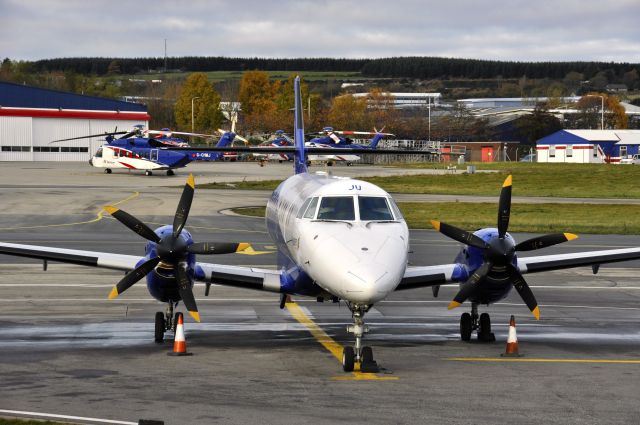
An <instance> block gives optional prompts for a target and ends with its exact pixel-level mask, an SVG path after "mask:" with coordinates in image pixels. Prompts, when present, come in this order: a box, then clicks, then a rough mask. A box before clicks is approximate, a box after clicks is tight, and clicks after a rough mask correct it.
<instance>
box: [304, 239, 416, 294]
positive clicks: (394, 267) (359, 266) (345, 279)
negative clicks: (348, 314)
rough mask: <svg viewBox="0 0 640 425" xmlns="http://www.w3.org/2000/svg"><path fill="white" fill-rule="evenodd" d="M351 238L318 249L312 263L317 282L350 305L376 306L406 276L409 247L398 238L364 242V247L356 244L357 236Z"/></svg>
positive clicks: (362, 244)
mask: <svg viewBox="0 0 640 425" xmlns="http://www.w3.org/2000/svg"><path fill="white" fill-rule="evenodd" d="M347 236H351V238H350V239H349V240H342V237H340V236H337V235H334V237H332V238H329V239H327V240H325V241H324V242H323V243H321V244H320V245H319V246H318V247H317V249H315V255H314V256H313V257H312V258H311V261H310V264H311V265H312V267H313V268H312V271H313V273H312V275H313V277H314V280H315V281H316V282H317V283H318V284H319V285H320V286H321V287H323V288H324V289H326V290H328V291H329V292H331V293H333V294H334V295H337V296H339V297H340V298H342V299H344V300H347V301H351V302H355V303H361V304H373V303H375V302H377V301H380V300H382V299H384V298H385V297H386V296H387V295H388V294H389V293H390V292H392V291H393V290H394V289H395V288H396V286H397V285H398V284H399V283H400V280H401V279H402V276H403V275H404V271H405V269H406V265H407V247H406V245H405V244H404V242H403V241H402V239H401V238H400V237H398V236H385V237H383V238H367V239H364V238H363V239H360V240H362V241H363V242H362V243H360V244H354V239H357V238H354V235H347ZM369 236H371V235H369ZM354 245H355V246H357V247H358V249H357V250H354V249H353V248H354Z"/></svg>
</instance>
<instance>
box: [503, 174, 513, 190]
mask: <svg viewBox="0 0 640 425" xmlns="http://www.w3.org/2000/svg"><path fill="white" fill-rule="evenodd" d="M512 180H513V179H512V178H511V174H509V175H508V176H507V178H506V179H504V183H503V184H502V187H507V186H511V182H512Z"/></svg>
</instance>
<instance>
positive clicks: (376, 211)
mask: <svg viewBox="0 0 640 425" xmlns="http://www.w3.org/2000/svg"><path fill="white" fill-rule="evenodd" d="M358 204H359V207H360V220H363V221H370V220H385V221H387V220H393V214H391V210H390V209H389V205H387V200H386V199H385V198H383V197H380V196H358Z"/></svg>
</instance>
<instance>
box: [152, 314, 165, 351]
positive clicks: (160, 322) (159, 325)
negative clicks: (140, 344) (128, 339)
mask: <svg viewBox="0 0 640 425" xmlns="http://www.w3.org/2000/svg"><path fill="white" fill-rule="evenodd" d="M164 326H165V322H164V313H163V312H161V311H159V312H157V313H156V332H155V338H154V340H155V342H156V343H157V344H161V343H162V342H163V341H164V329H165V328H164Z"/></svg>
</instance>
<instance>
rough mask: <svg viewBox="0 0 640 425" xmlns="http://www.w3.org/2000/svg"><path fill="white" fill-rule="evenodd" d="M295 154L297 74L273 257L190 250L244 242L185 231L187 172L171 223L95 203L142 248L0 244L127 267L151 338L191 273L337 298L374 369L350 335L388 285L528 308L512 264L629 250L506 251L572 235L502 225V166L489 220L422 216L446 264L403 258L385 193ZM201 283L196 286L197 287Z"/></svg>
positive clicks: (272, 217)
mask: <svg viewBox="0 0 640 425" xmlns="http://www.w3.org/2000/svg"><path fill="white" fill-rule="evenodd" d="M177 149H180V148H177ZM187 149H189V148H187ZM288 152H290V151H288ZM312 152H313V151H312ZM305 154H306V148H305V146H304V131H303V122H302V102H301V96H300V83H299V79H296V81H295V152H294V155H295V160H294V172H295V174H294V175H293V176H291V177H289V178H287V179H286V180H284V181H283V182H282V183H281V184H280V185H279V186H278V187H277V188H276V190H275V191H274V192H273V194H272V196H271V198H270V199H269V201H268V203H267V210H266V225H267V229H268V231H269V234H270V236H271V237H272V238H273V240H274V242H275V244H276V246H277V250H278V255H277V258H278V260H277V261H278V263H277V264H276V268H275V269H262V268H255V267H242V266H232V265H227V264H224V263H204V262H200V261H197V260H196V255H198V254H224V253H231V252H236V251H239V250H242V249H246V248H247V247H248V245H247V244H242V243H240V244H238V243H196V242H194V240H193V236H192V235H191V233H190V232H188V231H187V230H185V228H184V225H185V222H186V220H187V217H188V214H189V210H190V206H191V202H192V200H193V195H194V188H195V183H194V181H193V178H192V177H191V176H190V177H189V179H188V180H187V184H186V185H185V187H184V190H183V193H182V196H181V198H180V201H179V203H178V209H177V211H176V215H175V217H174V221H173V225H172V226H171V225H169V226H162V227H159V228H157V229H155V230H152V229H151V228H149V227H148V226H147V225H145V224H144V223H142V222H141V221H140V220H138V219H136V218H134V217H132V216H131V215H129V214H127V213H125V212H124V211H122V210H120V209H117V208H115V207H106V208H105V209H106V210H107V211H108V212H109V213H111V214H112V215H113V217H114V218H116V219H117V220H118V221H120V222H122V223H123V224H124V225H125V226H126V227H128V228H129V229H131V230H133V231H134V232H136V233H137V234H139V235H140V236H141V237H142V238H144V239H146V240H147V244H146V248H145V253H144V255H140V256H136V255H123V254H117V253H105V252H95V251H84V250H75V249H63V248H52V247H45V246H33V245H22V244H11V243H0V254H8V255H15V256H22V257H30V258H36V259H41V260H47V261H59V262H66V263H72V264H79V265H85V266H94V267H102V268H109V269H115V270H122V271H125V272H127V274H126V275H125V277H124V278H123V279H122V280H121V281H120V282H118V283H117V284H116V285H115V287H114V289H113V290H112V291H111V293H110V295H109V296H110V298H113V297H115V296H117V295H119V294H121V293H122V292H124V291H126V290H127V288H129V287H131V286H132V285H133V284H135V283H136V282H138V281H140V280H142V279H145V280H146V283H147V288H148V290H149V293H150V294H151V296H152V297H154V298H155V299H157V300H158V301H161V302H163V303H167V304H168V309H167V313H166V314H163V313H162V312H158V313H156V339H157V340H158V339H160V340H161V339H162V338H163V336H164V331H165V330H168V329H170V327H171V326H170V324H171V322H172V317H171V315H172V313H173V309H174V307H175V306H176V305H177V304H178V302H180V301H182V302H183V303H184V305H185V308H186V309H187V311H188V312H189V313H190V314H191V316H192V317H193V318H194V319H195V320H197V321H199V320H200V315H199V312H198V308H197V304H196V300H195V297H194V294H193V283H194V282H195V281H200V282H204V283H206V284H207V285H210V284H218V285H229V286H234V287H244V288H248V289H253V290H259V291H270V292H274V293H278V294H280V300H281V304H280V305H281V307H283V306H284V304H285V300H286V296H287V295H299V296H309V297H313V298H317V299H326V300H334V301H338V300H342V301H344V303H345V304H346V305H347V307H348V308H349V310H350V312H351V316H352V318H353V326H349V327H348V329H347V331H348V332H350V333H353V335H354V336H355V344H354V346H353V347H351V346H347V347H345V348H344V351H343V356H342V365H343V370H345V371H352V370H354V365H355V363H357V362H359V363H360V370H361V371H376V370H377V365H376V363H375V361H374V360H373V350H372V349H371V347H368V346H363V345H362V339H363V336H364V334H365V333H367V332H368V328H367V327H366V326H365V323H364V317H365V315H366V313H367V312H368V311H369V310H370V309H371V308H372V307H373V306H374V305H376V304H377V303H379V302H380V301H382V300H384V299H385V298H387V297H388V296H389V295H390V294H392V293H393V292H394V291H398V290H409V289H415V288H420V287H435V288H436V290H434V293H437V288H438V286H439V285H443V284H450V283H461V285H460V291H459V292H458V295H456V297H455V299H454V301H453V302H452V303H451V305H450V307H455V306H457V305H459V304H461V303H462V302H463V301H465V300H469V301H471V302H472V308H474V307H473V306H477V304H480V303H482V304H485V303H486V304H490V303H493V302H496V301H498V300H500V299H502V298H504V296H506V294H507V293H508V292H509V291H510V290H511V288H513V287H515V288H516V291H518V293H519V294H520V295H521V296H522V298H523V299H524V301H525V303H526V304H527V306H528V307H529V309H531V310H532V312H533V313H534V315H536V317H537V316H538V314H539V309H538V307H537V303H536V301H535V298H534V297H533V294H532V293H531V290H530V289H529V287H528V285H527V283H526V281H525V280H524V277H523V275H524V274H527V273H535V272H541V271H546V270H557V269H565V268H571V267H579V266H587V265H595V266H597V265H600V264H603V263H612V262H617V261H625V260H634V259H639V258H640V248H627V249H614V250H603V251H589V252H580V253H571V254H554V255H543V256H535V257H525V258H521V257H518V256H517V255H516V251H529V250H533V249H538V248H542V247H546V246H549V245H553V244H556V243H560V242H564V241H567V240H570V239H573V238H574V237H573V235H570V234H554V235H546V236H541V237H537V238H533V239H530V240H528V241H525V242H521V243H519V244H516V243H515V241H514V239H513V237H512V236H511V235H509V233H507V226H508V223H509V214H510V204H511V178H510V177H509V178H507V181H505V184H504V187H503V189H502V193H501V196H500V203H499V205H500V208H499V212H498V228H497V229H482V230H479V231H476V232H474V233H471V232H466V231H463V230H460V229H456V228H455V227H453V226H450V225H447V224H445V223H440V222H434V226H435V227H436V228H437V229H438V230H439V231H440V232H442V233H444V234H445V235H447V236H450V237H452V238H454V239H455V240H457V241H460V242H461V243H462V244H463V246H462V249H461V251H460V255H458V257H457V258H456V260H455V262H453V263H451V264H442V265H434V266H408V251H409V230H408V228H407V224H406V222H405V220H404V218H403V216H402V214H401V212H400V210H399V209H398V207H397V206H396V203H395V202H394V200H393V198H392V197H391V195H389V194H388V193H387V192H385V191H384V190H382V189H381V188H379V187H378V186H376V185H374V184H371V183H367V182H365V181H360V180H355V179H349V178H339V177H333V176H329V175H327V174H326V173H319V174H311V173H309V172H308V170H307V167H306V161H305ZM327 253H331V255H327ZM207 293H208V289H207V292H205V295H206V294H207ZM470 316H471V315H470ZM465 317H466V316H465ZM481 320H482V319H481ZM464 321H468V319H464ZM481 325H482V324H481ZM464 326H465V328H464V329H463V338H464V337H465V335H466V334H467V333H469V325H468V324H467V323H465V325H464Z"/></svg>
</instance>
